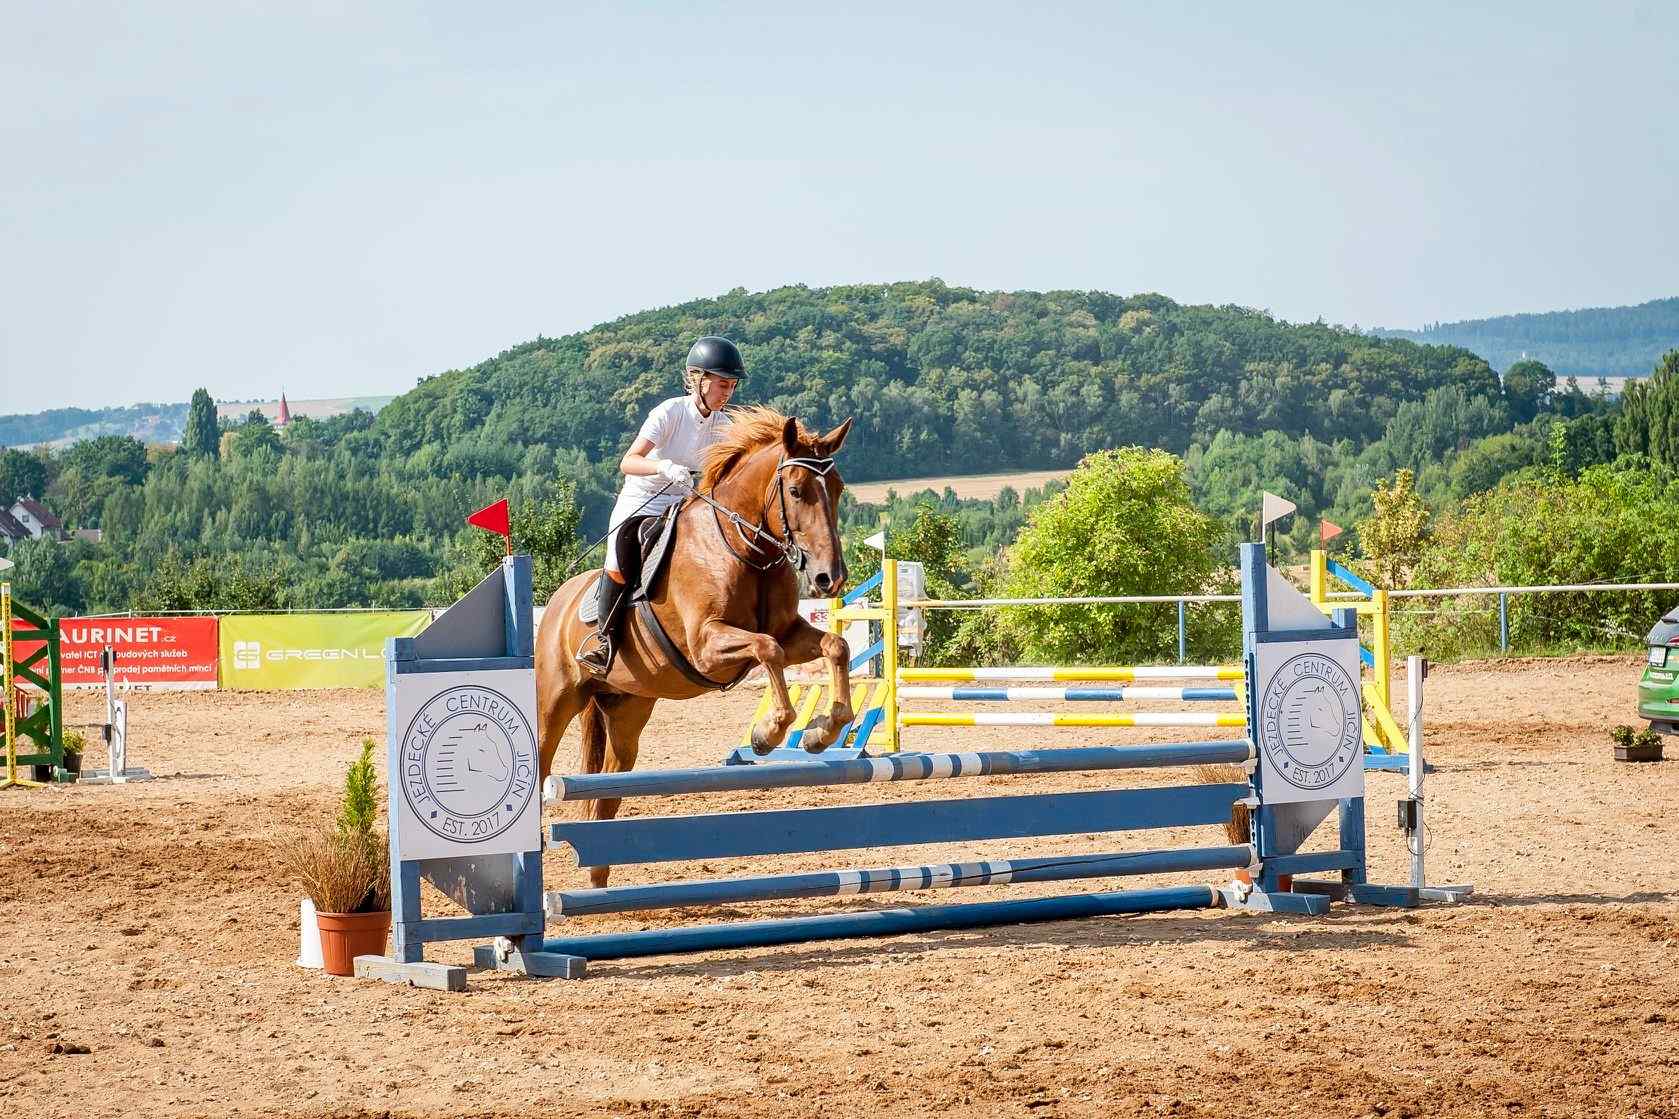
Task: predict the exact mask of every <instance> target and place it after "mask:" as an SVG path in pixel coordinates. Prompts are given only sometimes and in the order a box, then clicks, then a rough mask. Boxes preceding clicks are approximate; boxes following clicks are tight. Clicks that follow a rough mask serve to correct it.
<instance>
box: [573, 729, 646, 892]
mask: <svg viewBox="0 0 1679 1119" xmlns="http://www.w3.org/2000/svg"><path fill="white" fill-rule="evenodd" d="M658 702H659V701H658V700H656V699H647V698H644V697H642V696H628V695H613V696H605V695H603V696H599V697H597V699H596V708H597V711H598V714H597V712H596V711H591V712H589V713H588V714H586V715H585V716H584V720H585V723H587V721H588V720H589V719H590V718H600V719H602V720H603V721H604V722H605V724H606V754H605V757H603V758H602V759H601V767H600V770H599V772H601V773H628V772H629V771H630V770H631V769H633V768H635V759H636V754H637V753H639V752H640V750H641V732H642V730H644V729H645V728H646V726H647V720H648V719H650V718H652V716H653V705H654V704H656V703H658ZM619 803H620V798H618V797H607V798H605V799H603V800H592V801H590V802H589V808H588V812H587V814H586V817H585V818H586V819H590V820H610V819H612V818H613V817H614V816H616V815H618V805H619ZM610 873H612V868H611V867H609V866H592V867H590V868H589V884H590V885H591V886H594V887H595V888H596V889H599V888H600V887H602V886H604V885H606V877H607V875H608V874H610Z"/></svg>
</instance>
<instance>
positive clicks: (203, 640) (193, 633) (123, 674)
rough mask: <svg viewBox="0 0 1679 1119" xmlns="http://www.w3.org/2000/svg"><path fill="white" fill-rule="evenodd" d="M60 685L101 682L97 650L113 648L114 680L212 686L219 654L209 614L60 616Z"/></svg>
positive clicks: (213, 621)
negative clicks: (205, 616)
mask: <svg viewBox="0 0 1679 1119" xmlns="http://www.w3.org/2000/svg"><path fill="white" fill-rule="evenodd" d="M59 637H60V641H61V645H60V648H61V649H62V651H63V656H64V682H65V683H66V684H103V683H104V682H105V677H104V676H103V675H102V674H101V673H100V671H99V651H100V650H101V649H103V648H105V647H106V646H110V647H111V648H112V649H115V650H116V654H117V671H116V677H117V683H118V684H121V683H122V682H123V681H125V680H126V681H128V682H129V683H131V684H133V685H134V686H135V687H144V688H151V687H163V688H213V687H215V686H216V664H217V658H218V656H219V653H220V642H219V640H218V638H219V633H218V631H217V625H216V619H215V618H65V619H64V620H63V621H62V622H60V623H59Z"/></svg>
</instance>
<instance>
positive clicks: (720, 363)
mask: <svg viewBox="0 0 1679 1119" xmlns="http://www.w3.org/2000/svg"><path fill="white" fill-rule="evenodd" d="M745 376H746V364H745V362H743V361H741V358H740V350H739V349H738V348H737V347H736V346H735V344H734V343H733V342H731V341H729V340H728V339H727V338H719V337H717V336H715V335H707V336H705V337H704V338H701V339H699V340H698V341H697V342H695V343H694V344H693V346H692V347H691V348H690V349H689V350H688V361H687V363H686V365H685V367H684V372H683V375H682V387H683V388H684V389H686V390H687V395H685V396H673V397H671V398H670V399H669V400H666V401H664V402H662V403H660V404H659V405H657V406H656V407H654V409H653V411H652V412H651V413H649V414H648V417H647V420H646V422H645V423H643V424H642V425H641V431H640V432H639V433H638V434H637V435H636V439H635V442H634V443H631V444H630V449H629V450H628V451H626V452H625V453H624V458H623V461H621V462H620V463H619V464H618V469H619V470H621V471H623V473H624V488H623V489H622V490H620V491H619V492H618V501H617V504H615V505H613V507H612V516H611V517H610V518H609V519H608V522H607V524H608V528H607V538H606V564H605V567H604V569H603V570H602V571H601V576H600V585H599V588H598V590H597V598H596V604H597V607H598V611H599V620H598V621H597V622H596V628H595V632H594V634H593V635H591V639H589V640H586V641H585V642H584V646H583V648H582V649H579V650H578V652H577V663H578V664H580V665H582V666H583V667H584V668H585V669H587V670H589V671H590V672H592V673H595V674H596V675H600V676H604V675H605V674H606V672H607V671H608V670H609V669H610V668H611V667H612V655H613V644H612V634H613V631H614V623H615V622H616V621H617V615H618V612H619V610H620V607H621V605H622V603H623V600H624V596H625V593H626V591H628V590H629V589H630V588H629V587H628V586H627V585H626V584H625V580H624V575H623V573H622V572H621V571H620V570H619V564H618V536H619V533H620V530H622V529H623V528H624V526H625V525H626V524H629V523H630V522H631V521H632V519H633V518H637V517H645V516H657V515H658V514H660V513H663V512H664V511H665V510H666V509H668V508H670V507H671V506H672V505H675V504H677V503H678V502H680V501H681V500H682V499H683V498H685V497H687V496H688V494H690V493H692V492H693V488H694V483H693V479H692V477H691V476H690V474H689V472H690V471H692V470H698V469H699V468H700V460H701V459H702V458H703V457H704V455H705V450H706V448H707V447H709V446H711V445H712V444H713V443H715V442H717V440H719V439H721V438H722V437H723V433H724V432H725V431H727V430H728V429H729V423H730V421H729V417H728V416H727V415H726V414H725V413H724V412H723V406H724V405H726V404H727V403H728V402H729V397H730V396H731V395H733V393H734V391H735V386H736V385H737V384H739V383H740V381H741V379H742V378H744V377H745ZM631 531H633V528H632V529H631ZM626 543H627V544H632V545H633V541H627V542H626Z"/></svg>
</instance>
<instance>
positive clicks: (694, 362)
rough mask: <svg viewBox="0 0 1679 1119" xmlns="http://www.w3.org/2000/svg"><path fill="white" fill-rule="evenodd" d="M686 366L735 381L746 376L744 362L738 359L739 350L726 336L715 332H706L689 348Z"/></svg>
mask: <svg viewBox="0 0 1679 1119" xmlns="http://www.w3.org/2000/svg"><path fill="white" fill-rule="evenodd" d="M687 368H689V369H703V370H705V371H706V372H707V373H716V374H718V375H719V376H723V377H728V378H730V379H731V380H736V381H739V380H743V379H744V378H745V377H746V363H745V362H744V361H742V360H741V359H740V350H739V349H738V348H737V347H736V346H735V344H734V343H733V342H731V341H729V340H728V339H727V338H719V337H718V336H717V335H715V334H707V335H706V336H705V337H704V338H701V339H699V340H698V341H697V342H695V343H694V344H693V346H691V347H690V348H689V350H688V364H687Z"/></svg>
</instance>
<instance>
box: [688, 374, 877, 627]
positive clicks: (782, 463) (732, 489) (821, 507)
mask: <svg viewBox="0 0 1679 1119" xmlns="http://www.w3.org/2000/svg"><path fill="white" fill-rule="evenodd" d="M732 419H733V421H734V422H733V424H732V426H731V427H730V429H729V432H728V434H727V435H725V436H724V437H723V439H722V441H720V442H719V443H718V444H717V445H716V446H714V447H713V448H712V449H711V451H710V452H709V453H708V457H707V459H706V466H705V472H704V474H703V476H702V477H701V479H700V485H699V488H700V490H701V491H702V492H709V493H711V494H712V495H713V496H714V497H715V499H716V500H717V501H718V502H719V503H720V504H723V505H725V506H726V507H728V508H729V509H731V510H732V511H733V512H735V513H738V514H741V515H742V516H744V517H747V518H749V519H751V521H752V522H753V523H754V524H756V525H762V526H763V530H764V532H765V533H767V534H768V538H770V539H772V540H773V543H766V542H765V541H763V540H760V541H757V542H755V543H754V544H753V551H754V553H758V554H762V553H764V552H766V551H768V552H770V553H774V554H776V556H777V559H776V562H779V553H775V551H774V550H775V548H776V547H778V546H780V547H785V548H787V549H788V550H789V552H791V551H792V550H793V549H796V550H797V555H798V557H799V559H800V561H801V563H802V565H803V568H804V571H805V574H806V576H807V577H808V578H809V579H810V585H811V587H812V589H813V590H815V591H816V593H817V594H819V595H836V594H838V593H839V592H840V589H841V588H842V587H844V586H845V579H846V571H845V549H844V548H843V547H842V546H841V544H840V536H839V497H840V491H842V490H843V489H845V482H844V481H843V480H842V479H841V478H840V474H839V470H838V468H837V467H836V466H835V465H834V456H835V455H836V454H838V453H839V449H840V447H841V446H843V445H844V443H845V437H846V434H847V433H848V432H849V431H850V430H851V421H850V420H846V421H845V422H844V423H842V424H840V425H839V426H838V427H836V428H834V429H833V430H832V431H830V432H828V433H827V434H825V435H816V434H813V433H812V432H811V431H809V430H808V429H807V428H806V427H805V426H804V425H803V424H801V423H799V421H798V420H796V419H794V418H793V417H791V416H784V415H782V414H781V413H779V412H776V411H773V410H771V409H769V408H763V407H757V408H742V409H739V410H738V411H736V412H734V413H732ZM765 558H767V557H765ZM755 566H756V565H755Z"/></svg>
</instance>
